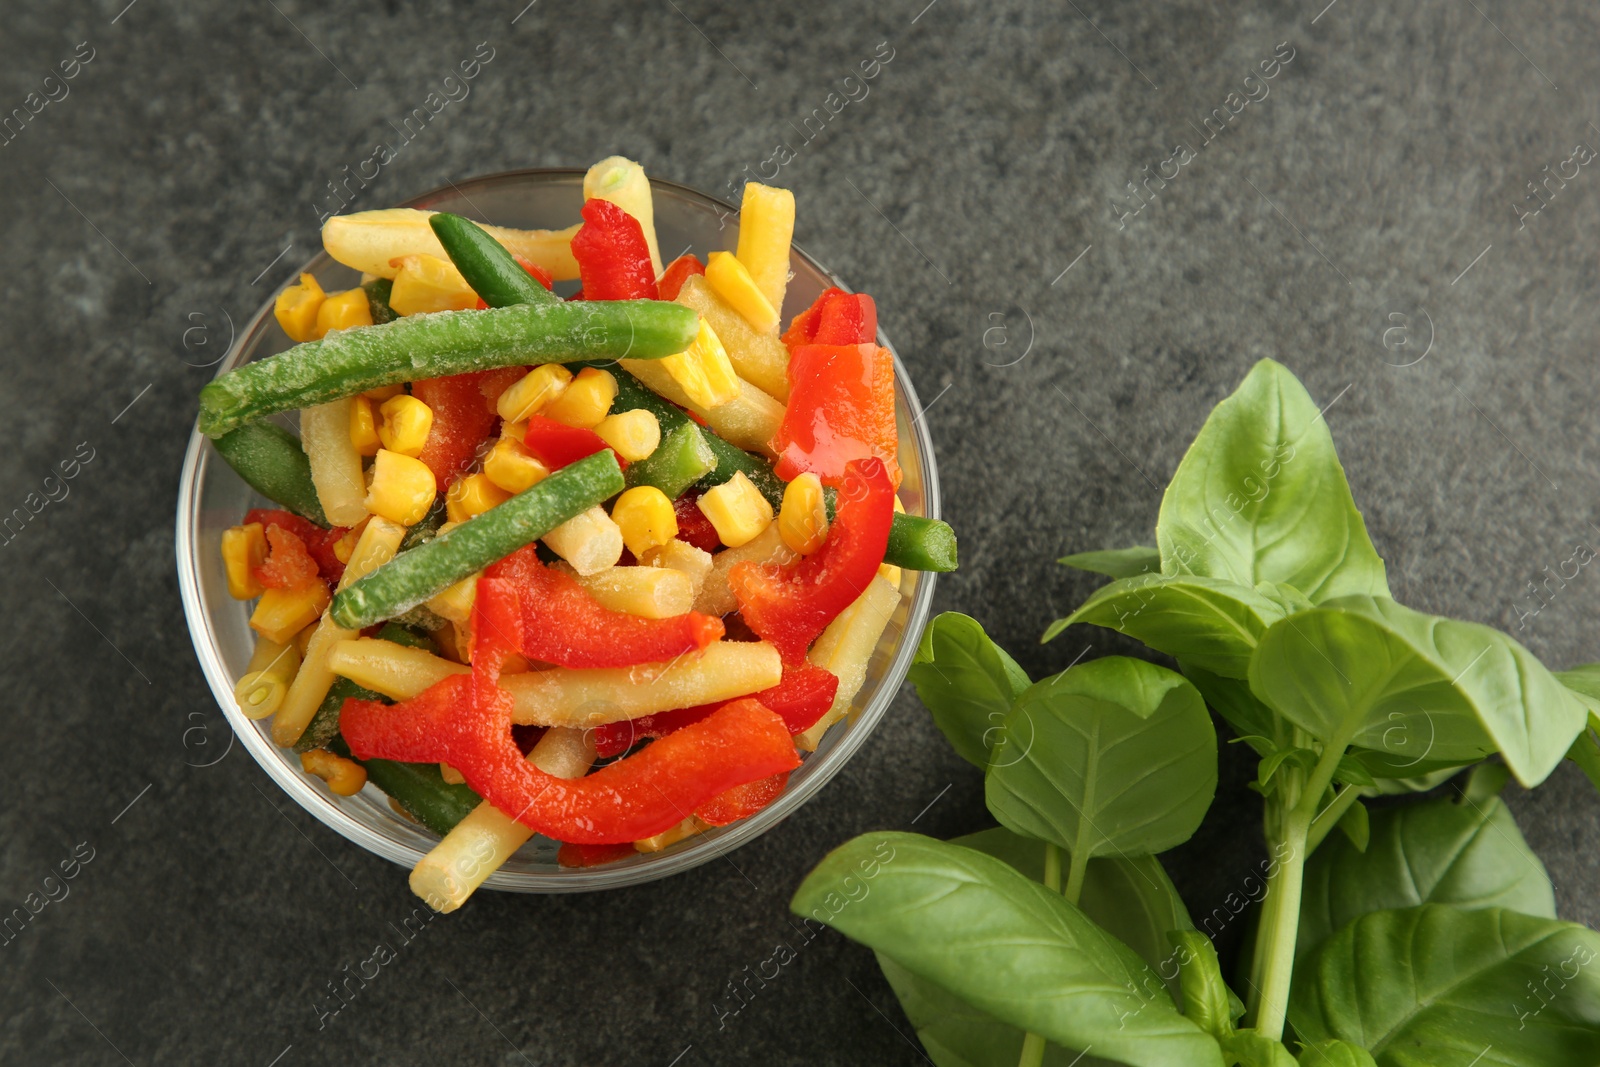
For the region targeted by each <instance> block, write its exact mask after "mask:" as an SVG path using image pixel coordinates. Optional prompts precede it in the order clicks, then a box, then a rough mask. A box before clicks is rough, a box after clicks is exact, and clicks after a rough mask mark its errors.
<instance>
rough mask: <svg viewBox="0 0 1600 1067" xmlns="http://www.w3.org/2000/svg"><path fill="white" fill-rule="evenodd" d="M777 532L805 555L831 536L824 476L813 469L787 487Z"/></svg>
mask: <svg viewBox="0 0 1600 1067" xmlns="http://www.w3.org/2000/svg"><path fill="white" fill-rule="evenodd" d="M778 534H779V536H781V537H782V538H783V543H784V544H786V545H788V546H789V550H790V551H791V552H798V553H800V555H802V556H809V555H811V553H813V552H815V551H816V550H817V549H819V548H821V547H822V545H823V542H825V541H826V540H827V539H828V504H827V501H826V500H824V499H823V496H822V479H820V478H818V477H817V476H816V475H815V474H813V473H811V472H810V471H806V472H805V473H804V474H801V475H799V476H798V477H796V478H795V480H794V481H792V482H790V483H789V485H788V487H787V488H785V489H784V491H783V507H782V508H781V509H780V510H779V511H778Z"/></svg>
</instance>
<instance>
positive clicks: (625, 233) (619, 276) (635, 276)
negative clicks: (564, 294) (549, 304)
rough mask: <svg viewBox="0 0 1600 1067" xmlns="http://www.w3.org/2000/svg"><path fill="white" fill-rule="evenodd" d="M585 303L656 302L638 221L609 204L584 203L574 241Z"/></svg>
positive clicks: (646, 247)
mask: <svg viewBox="0 0 1600 1067" xmlns="http://www.w3.org/2000/svg"><path fill="white" fill-rule="evenodd" d="M572 257H573V258H574V259H576V260H577V261H578V276H579V277H580V278H581V279H582V280H583V289H582V292H583V294H584V299H585V300H654V299H656V297H657V295H658V292H659V290H658V289H657V288H656V272H655V268H654V267H653V266H651V265H650V246H649V244H647V243H646V242H645V239H644V229H643V228H642V227H640V225H639V220H637V219H635V218H634V217H633V216H632V215H630V214H628V213H627V212H626V211H624V210H622V209H621V208H620V207H618V206H617V205H615V204H613V203H612V202H611V201H609V200H585V201H584V203H583V225H582V226H580V227H579V228H578V232H577V233H576V234H574V235H573V238H572Z"/></svg>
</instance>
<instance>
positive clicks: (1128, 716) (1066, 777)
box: [984, 656, 1217, 857]
mask: <svg viewBox="0 0 1600 1067" xmlns="http://www.w3.org/2000/svg"><path fill="white" fill-rule="evenodd" d="M1216 789H1217V735H1216V731H1215V729H1214V728H1213V727H1212V725H1211V716H1210V715H1208V714H1207V713H1206V707H1205V702H1204V701H1202V700H1201V699H1200V693H1199V692H1198V691H1197V690H1196V689H1195V687H1194V686H1193V685H1191V684H1190V683H1189V682H1188V681H1187V680H1185V679H1184V677H1183V676H1182V675H1180V674H1177V673H1175V672H1173V671H1169V670H1167V669H1165V668H1163V667H1157V666H1156V665H1155V664H1152V663H1146V662H1144V661H1143V660H1136V659H1129V658H1127V657H1125V656H1107V657H1105V658H1103V659H1097V660H1091V661H1090V662H1088V663H1082V664H1079V665H1078V666H1076V667H1072V668H1069V669H1068V670H1066V671H1063V672H1062V673H1060V674H1058V675H1056V676H1055V677H1054V678H1050V679H1047V680H1045V681H1042V682H1039V683H1037V684H1035V685H1033V686H1031V687H1029V688H1028V689H1027V690H1026V691H1025V692H1024V693H1023V694H1022V695H1021V696H1019V697H1018V698H1017V701H1016V704H1015V705H1014V706H1013V707H1012V709H1011V713H1010V714H1009V715H1007V716H1006V720H1005V725H1004V727H1003V728H1002V731H1001V736H1000V739H999V740H998V741H997V742H996V743H995V746H994V748H993V750H992V751H991V753H990V756H989V769H988V772H987V773H986V774H985V776H984V797H985V799H986V800H987V802H988V805H989V810H990V811H991V812H992V813H993V814H994V816H995V818H996V819H998V820H999V821H1000V823H1001V825H1003V826H1006V827H1009V828H1010V829H1012V830H1015V831H1016V832H1017V833H1019V834H1024V835H1026V836H1028V837H1037V838H1040V839H1042V840H1045V841H1053V842H1055V843H1056V844H1058V845H1060V846H1062V847H1063V848H1065V849H1067V850H1068V852H1069V853H1072V854H1073V855H1079V856H1087V857H1094V856H1103V855H1107V854H1111V853H1116V854H1119V855H1125V856H1138V855H1145V854H1149V853H1155V852H1161V851H1164V850H1166V849H1169V848H1172V847H1173V846H1174V845H1178V844H1181V843H1183V842H1184V841H1187V840H1188V839H1189V837H1190V836H1191V835H1192V834H1193V833H1194V832H1195V830H1196V829H1197V828H1198V827H1199V825H1200V820H1201V819H1203V818H1204V817H1205V814H1206V810H1207V809H1208V808H1210V806H1211V799H1212V797H1213V796H1214V795H1215V793H1216Z"/></svg>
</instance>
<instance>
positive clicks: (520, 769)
mask: <svg viewBox="0 0 1600 1067" xmlns="http://www.w3.org/2000/svg"><path fill="white" fill-rule="evenodd" d="M479 673H481V674H482V682H477V683H475V679H474V678H472V677H470V676H468V675H453V676H451V677H449V678H446V679H445V680H444V681H442V682H439V683H438V684H437V685H434V686H432V687H431V688H429V689H427V690H425V691H424V692H423V693H422V694H421V695H420V696H417V697H415V698H413V699H411V700H407V701H403V702H402V703H399V704H395V705H393V706H392V707H391V706H389V705H385V704H381V703H378V702H376V701H365V700H347V701H345V704H344V708H343V709H342V711H341V712H340V720H339V722H340V729H341V731H342V732H343V733H344V736H345V740H346V742H348V744H349V745H350V751H351V752H352V753H353V754H354V755H355V757H356V758H357V759H394V760H403V761H407V762H413V763H433V762H445V763H448V764H450V766H452V767H454V768H456V769H457V770H458V771H460V772H461V774H462V776H463V777H464V778H466V780H467V784H468V785H470V786H471V787H472V788H473V790H474V791H475V792H477V794H478V795H479V796H481V797H483V798H484V799H485V800H487V801H489V802H490V803H491V804H493V805H494V806H495V807H496V808H498V809H499V810H500V811H502V812H504V813H506V814H507V815H510V816H512V817H513V818H515V819H517V820H518V821H519V822H521V823H522V824H523V825H524V826H528V827H530V828H531V829H533V830H535V831H537V832H539V833H542V834H544V835H546V836H547V837H552V838H555V839H556V840H557V841H566V842H570V843H573V844H580V845H606V844H621V843H623V842H627V841H639V840H642V839H644V838H646V837H652V836H654V835H655V834H659V833H662V832H663V831H665V830H669V829H671V828H672V827H674V826H676V825H677V824H678V823H680V822H682V821H683V819H684V818H685V816H686V814H687V813H689V812H692V811H694V810H695V809H696V808H698V807H700V806H702V805H704V804H705V803H706V802H707V801H710V800H712V799H713V798H715V797H717V796H718V795H720V794H722V793H725V792H727V791H728V790H730V789H732V788H734V787H735V786H739V785H743V784H745V783H746V782H752V781H757V780H759V779H762V778H768V777H771V776H772V775H774V774H779V773H782V772H783V771H789V770H793V769H794V768H795V767H797V766H799V763H800V760H799V757H798V756H797V755H796V754H795V750H794V743H793V741H792V740H790V737H789V731H788V730H786V729H785V728H784V726H783V721H782V720H781V719H779V718H778V717H777V716H776V715H774V714H773V713H772V712H770V711H768V710H767V709H766V708H763V707H762V706H761V705H760V704H758V703H757V702H756V701H754V700H739V701H734V702H733V703H731V704H726V705H724V706H722V707H721V708H719V709H717V711H716V712H714V713H713V714H712V715H710V716H709V717H708V718H706V719H705V720H703V721H701V722H698V723H695V724H694V725H693V726H689V727H686V728H684V729H682V730H679V731H678V732H677V733H675V734H673V735H672V736H670V737H664V738H662V739H661V740H660V741H657V742H656V743H654V744H652V745H650V746H649V747H648V748H646V749H644V750H643V751H642V752H639V753H636V754H635V755H632V756H629V757H628V758H627V759H623V760H618V761H617V762H616V763H612V764H609V765H607V766H605V767H602V768H601V769H600V770H598V771H596V772H594V773H593V774H591V775H588V776H587V777H584V778H576V779H563V778H556V777H553V776H551V775H548V774H546V773H544V772H543V771H541V770H539V769H538V768H537V767H535V766H533V764H531V763H529V762H528V761H527V760H525V759H524V758H523V756H522V753H521V752H519V751H517V746H516V745H515V744H513V743H512V741H511V703H512V702H511V697H510V694H509V693H507V692H505V690H503V689H500V688H499V687H498V686H496V685H494V684H493V683H492V681H490V680H489V678H488V674H487V672H479ZM483 683H487V684H483ZM491 691H492V692H491Z"/></svg>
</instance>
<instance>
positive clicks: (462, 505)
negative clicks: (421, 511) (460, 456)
mask: <svg viewBox="0 0 1600 1067" xmlns="http://www.w3.org/2000/svg"><path fill="white" fill-rule="evenodd" d="M510 499H511V494H510V493H508V492H506V491H505V490H504V489H502V488H500V487H499V486H498V485H496V484H494V482H493V481H491V480H490V479H489V476H488V475H486V474H469V475H467V476H466V477H465V478H457V479H456V480H455V481H454V482H452V483H451V484H450V490H449V491H448V492H447V493H445V495H444V506H445V515H446V516H447V517H448V518H449V519H450V521H451V522H466V521H467V520H468V519H470V518H472V517H473V516H475V515H482V514H483V513H484V512H485V511H488V510H489V509H490V508H492V507H494V506H495V505H497V504H504V503H505V502H506V501H507V500H510Z"/></svg>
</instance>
